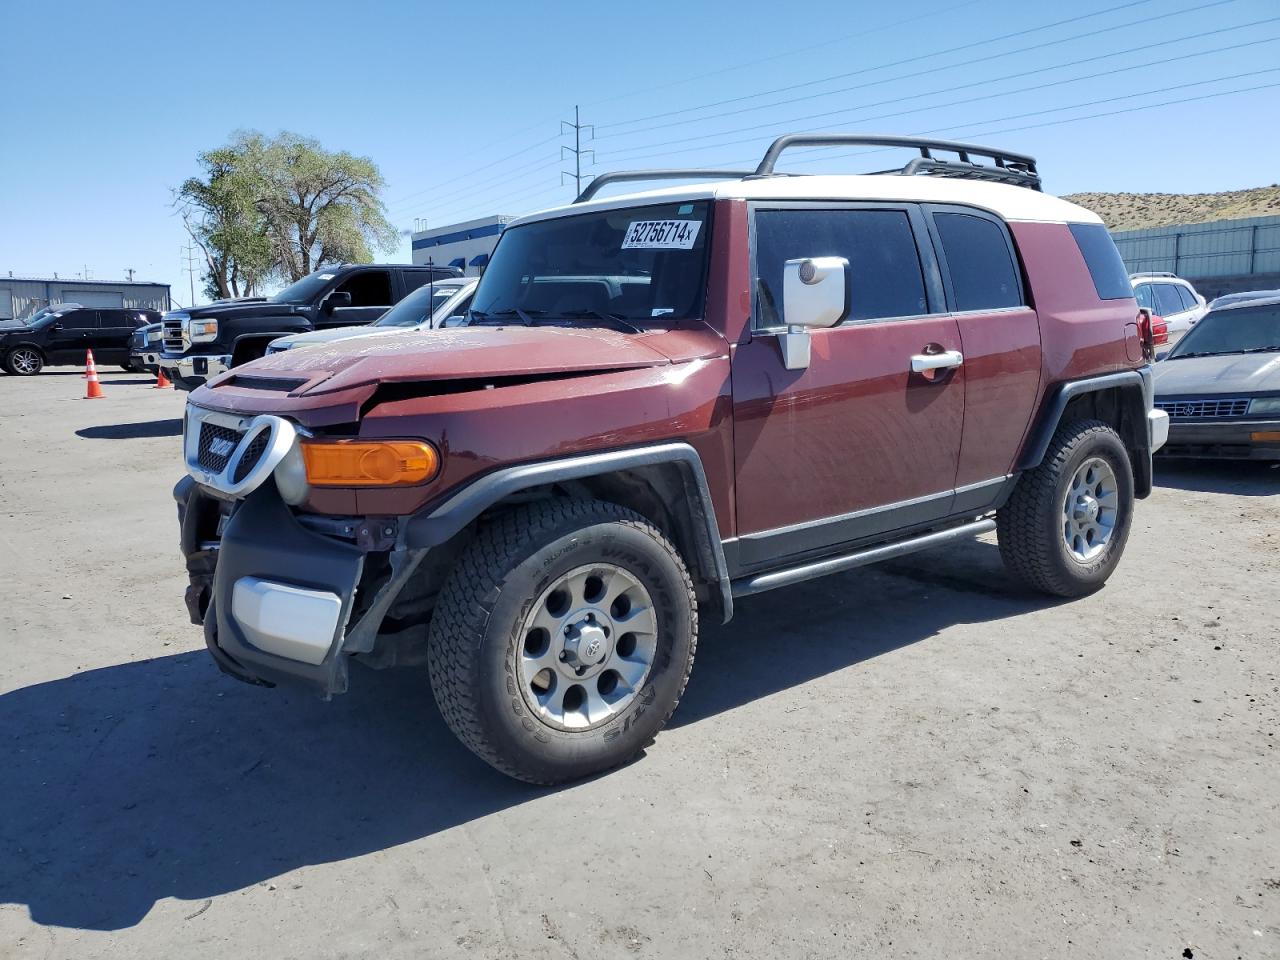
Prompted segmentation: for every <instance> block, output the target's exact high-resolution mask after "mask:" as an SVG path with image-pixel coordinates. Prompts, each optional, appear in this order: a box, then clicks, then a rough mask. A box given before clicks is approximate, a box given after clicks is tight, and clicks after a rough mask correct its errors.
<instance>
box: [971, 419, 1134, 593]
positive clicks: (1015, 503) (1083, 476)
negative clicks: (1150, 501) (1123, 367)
mask: <svg viewBox="0 0 1280 960" xmlns="http://www.w3.org/2000/svg"><path fill="white" fill-rule="evenodd" d="M1132 517H1133V467H1132V464H1131V463H1130V461H1129V453H1128V451H1127V450H1126V449H1125V446H1124V443H1123V441H1121V439H1120V437H1119V436H1118V435H1117V434H1116V432H1115V430H1114V429H1112V428H1111V427H1110V426H1109V425H1108V424H1106V423H1103V422H1102V421H1100V420H1077V421H1073V422H1071V423H1067V424H1063V425H1062V426H1060V427H1059V428H1058V430H1057V432H1056V433H1055V434H1054V435H1053V439H1052V440H1051V441H1050V443H1049V449H1048V450H1047V451H1046V452H1045V457H1044V460H1043V461H1042V462H1041V463H1040V465H1039V466H1038V467H1036V468H1035V469H1034V470H1030V471H1028V472H1027V473H1025V474H1024V475H1023V476H1022V478H1021V479H1019V481H1018V485H1017V487H1016V488H1015V489H1014V491H1013V495H1012V496H1011V497H1010V498H1009V502H1008V503H1007V504H1005V506H1004V507H1003V508H1002V509H1001V510H1000V511H999V513H997V515H996V522H997V527H998V535H999V539H1000V554H1001V556H1002V557H1003V558H1004V562H1005V566H1006V567H1007V568H1008V569H1009V570H1010V571H1011V572H1012V573H1013V574H1014V575H1016V576H1017V577H1018V578H1019V579H1020V580H1022V581H1023V582H1025V583H1026V584H1027V585H1028V586H1031V587H1034V588H1035V589H1037V590H1040V591H1043V592H1044V593H1049V594H1053V595H1054V596H1059V597H1078V596H1081V595H1083V594H1086V593H1090V592H1092V591H1094V590H1097V589H1098V588H1099V587H1101V586H1102V585H1103V584H1104V583H1106V581H1107V578H1108V577H1110V576H1111V573H1112V571H1113V570H1115V567H1116V564H1117V563H1119V562H1120V555H1121V554H1122V553H1123V552H1124V545H1125V541H1126V540H1127V539H1128V537H1129V526H1130V523H1131V520H1132Z"/></svg>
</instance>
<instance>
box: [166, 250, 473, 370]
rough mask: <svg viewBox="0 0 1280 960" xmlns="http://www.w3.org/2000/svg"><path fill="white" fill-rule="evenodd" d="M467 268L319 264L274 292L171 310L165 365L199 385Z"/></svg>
mask: <svg viewBox="0 0 1280 960" xmlns="http://www.w3.org/2000/svg"><path fill="white" fill-rule="evenodd" d="M461 275H462V272H461V271H460V270H458V269H457V268H456V267H434V266H430V267H428V266H422V267H418V266H409V265H407V264H344V265H342V266H335V267H326V268H324V269H322V270H318V271H316V272H315V273H313V274H310V275H309V276H306V277H303V278H302V279H301V280H299V281H298V282H296V283H293V284H290V285H289V286H287V287H285V288H284V289H283V290H281V291H280V292H279V293H277V294H276V295H275V296H272V297H252V298H247V299H242V300H218V301H215V302H214V303H211V304H209V305H207V306H203V307H195V308H193V309H190V310H175V311H171V312H169V313H166V314H165V315H164V340H163V351H164V352H163V353H161V355H160V358H159V364H160V366H161V367H162V368H163V369H164V371H165V373H166V374H167V375H168V377H169V379H170V380H172V381H173V382H174V384H175V385H176V386H177V387H178V388H179V389H182V390H194V389H195V388H196V387H198V386H200V385H201V384H203V383H204V382H205V380H206V379H208V378H210V377H213V376H216V375H217V374H219V373H222V372H223V371H224V370H227V369H229V368H231V367H235V366H238V365H240V364H242V363H248V362H249V361H250V360H256V359H257V358H258V357H260V356H262V355H263V353H265V352H266V349H267V344H268V343H270V342H271V341H272V340H274V339H275V338H276V337H283V336H287V335H289V334H292V333H308V332H310V331H312V330H323V329H325V328H326V327H350V326H355V325H358V324H363V323H372V322H373V321H374V320H376V319H378V317H380V316H382V314H384V313H386V312H387V310H389V309H390V308H391V307H392V306H394V305H395V304H397V303H399V302H400V300H402V299H403V298H404V297H405V296H407V295H408V294H410V293H412V292H413V291H414V290H417V289H418V288H419V287H421V286H424V285H425V284H427V283H429V282H431V281H432V280H443V279H445V278H446V277H458V276H461Z"/></svg>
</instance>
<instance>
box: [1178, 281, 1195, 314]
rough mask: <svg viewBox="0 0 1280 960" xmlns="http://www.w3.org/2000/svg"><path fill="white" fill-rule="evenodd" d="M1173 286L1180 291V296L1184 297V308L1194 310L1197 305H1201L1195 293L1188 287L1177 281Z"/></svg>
mask: <svg viewBox="0 0 1280 960" xmlns="http://www.w3.org/2000/svg"><path fill="white" fill-rule="evenodd" d="M1173 286H1174V288H1175V289H1176V290H1177V291H1178V296H1179V297H1181V298H1182V309H1183V310H1194V309H1195V308H1196V307H1198V306H1200V304H1198V303H1197V302H1196V297H1195V294H1193V293H1192V292H1191V291H1190V290H1188V289H1187V288H1186V287H1183V286H1180V285H1178V284H1176V283H1175V284H1174V285H1173Z"/></svg>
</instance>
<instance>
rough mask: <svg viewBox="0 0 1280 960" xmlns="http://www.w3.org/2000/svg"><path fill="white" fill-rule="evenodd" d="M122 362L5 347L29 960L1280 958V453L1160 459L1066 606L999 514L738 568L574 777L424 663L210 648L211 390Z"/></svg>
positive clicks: (7, 905)
mask: <svg viewBox="0 0 1280 960" xmlns="http://www.w3.org/2000/svg"><path fill="white" fill-rule="evenodd" d="M104 380H105V390H106V393H107V399H105V400H101V401H96V402H87V401H82V400H79V399H77V398H78V397H80V396H81V395H82V394H83V389H84V387H83V382H82V381H81V380H80V378H79V375H78V371H70V370H69V369H68V368H60V370H59V372H53V373H49V374H45V375H43V376H40V377H38V378H36V379H34V380H18V379H16V378H14V377H8V376H0V438H3V440H4V442H3V444H0V583H3V594H2V595H0V637H2V639H3V650H4V657H3V662H2V663H0V744H2V745H3V746H0V956H2V957H5V958H10V957H12V958H27V957H31V958H42V957H76V958H91V957H130V958H143V957H157V958H173V957H179V956H180V957H197V956H209V957H214V956H217V957H226V956H270V957H278V958H294V957H296V958H307V960H311V958H330V957H357V956H366V955H373V954H376V955H378V956H380V957H394V958H399V957H404V958H410V957H412V958H421V957H433V958H436V957H445V958H447V957H486V958H487V957H510V958H538V957H568V958H578V960H596V958H610V957H664V958H667V957H669V958H681V960H691V958H703V957H733V958H740V957H760V958H778V957H852V956H877V957H881V956H895V957H929V958H933V957H943V956H949V957H993V958H996V957H998V958H1002V960H1009V958H1018V960H1021V958H1032V957H1064V956H1072V955H1074V956H1084V957H1093V956H1103V957H1147V956H1150V957H1161V958H1168V960H1175V958H1179V957H1195V958H1234V957H1249V958H1253V957H1277V956H1280V762H1278V761H1280V755H1278V751H1277V732H1278V731H1280V723H1278V722H1277V717H1278V714H1280V692H1278V688H1280V680H1278V679H1277V673H1278V672H1280V655H1278V654H1280V647H1278V643H1277V633H1278V632H1280V628H1278V626H1277V624H1278V622H1280V620H1278V618H1277V616H1276V610H1277V601H1280V469H1274V468H1268V467H1265V466H1258V465H1250V464H1241V465H1230V464H1225V465H1199V466H1196V465H1187V466H1177V467H1169V466H1164V465H1162V466H1161V467H1160V469H1159V471H1158V474H1157V482H1158V484H1159V486H1158V489H1157V490H1156V492H1155V494H1154V495H1153V497H1152V498H1151V499H1150V500H1147V501H1145V502H1144V503H1142V504H1140V505H1139V512H1138V518H1137V522H1136V525H1135V529H1134V532H1133V536H1132V538H1131V540H1130V542H1129V548H1128V555H1127V556H1126V557H1125V559H1124V561H1123V562H1122V564H1121V567H1120V570H1119V572H1118V574H1117V575H1116V576H1115V577H1114V578H1113V579H1112V581H1111V583H1110V584H1109V585H1108V586H1107V588H1106V589H1104V590H1103V591H1101V592H1100V593H1098V594H1096V595H1095V596H1092V597H1090V598H1087V599H1085V600H1082V601H1078V602H1074V603H1067V604H1060V603H1053V602H1047V601H1045V600H1044V599H1042V598H1038V597H1033V596H1030V595H1027V594H1025V593H1023V592H1021V591H1019V590H1018V589H1016V588H1014V587H1012V586H1011V585H1010V584H1009V583H1008V582H1007V581H1006V579H1005V577H1004V576H1003V574H1002V571H1001V568H1000V562H999V556H998V553H997V551H996V548H995V545H994V542H990V541H987V542H975V543H973V544H971V545H968V546H966V547H963V548H961V549H958V550H951V551H942V552H934V553H929V554H919V555H916V556H914V557H910V558H907V559H906V560H903V561H898V562H895V563H893V564H891V565H889V566H887V567H880V568H875V569H873V570H868V571H862V572H854V573H852V574H848V575H844V576H838V577H834V578H830V579H827V580H822V581H816V582H814V583H811V584H808V585H805V586H801V587H796V588H792V589H789V590H782V591H778V592H775V593H772V594H766V595H764V596H761V597H759V598H755V599H753V600H749V601H745V602H743V603H741V604H740V607H739V617H738V619H737V620H735V621H734V623H733V624H732V625H730V627H728V628H718V627H711V628H707V629H705V630H704V635H703V642H702V643H701V644H700V649H699V657H698V663H697V666H696V667H695V669H694V674H693V680H692V683H691V685H690V687H689V691H688V694H687V697H686V700H685V702H684V704H683V705H682V706H681V708H680V710H679V711H678V713H677V714H676V717H675V719H674V726H673V727H672V728H670V729H668V730H667V731H666V732H665V733H664V734H663V735H662V736H661V737H660V738H659V739H658V741H657V743H656V744H655V746H654V747H652V748H651V749H650V750H649V752H648V754H647V755H646V756H644V757H643V758H641V760H640V761H639V762H637V763H635V764H633V765H631V766H630V767H628V768H626V769H623V770H620V771H617V772H615V773H613V774H610V775H608V776H604V777H601V778H599V779H596V780H594V781H591V782H588V783H584V784H580V785H576V786H573V787H569V788H566V789H561V790H556V791H548V790H542V789H535V788H531V787H528V786H524V785H521V784H518V783H515V782H513V781H510V780H507V779H505V778H503V777H501V776H500V775H498V774H496V773H493V772H491V771H490V770H489V769H488V768H487V767H485V766H484V765H483V764H481V763H480V762H479V761H478V760H475V759H473V758H472V757H471V755H470V754H468V753H467V752H466V751H465V750H464V749H463V748H462V747H461V746H460V745H458V744H457V743H456V742H455V741H454V739H453V738H452V736H451V735H450V734H449V732H448V731H447V730H446V729H445V727H444V725H443V723H442V722H441V720H440V718H439V716H438V715H437V713H436V710H435V707H434V705H433V703H432V700H431V694H430V691H429V688H428V685H427V680H426V676H425V675H424V674H423V673H422V672H418V671H409V672H400V673H381V674H379V673H374V672H371V671H367V670H363V669H360V668H357V669H356V670H355V671H353V676H352V692H351V693H350V694H348V695H347V696H345V697H341V698H338V699H336V700H334V701H333V702H332V703H327V704H326V703H323V702H320V701H319V700H318V699H314V698H312V697H310V696H309V695H305V694H300V693H296V692H291V691H284V690H266V689H259V688H253V687H248V686H245V685H242V684H239V683H237V682H235V681H234V680H231V679H230V678H227V677H224V676H222V675H220V674H219V673H218V671H217V669H216V668H215V667H214V665H213V663H212V662H211V661H210V660H209V658H208V656H207V655H206V653H205V652H204V649H203V644H202V640H201V637H200V634H199V632H198V630H197V629H196V628H194V627H192V626H190V625H189V624H188V623H186V622H185V615H184V613H183V607H182V602H181V595H182V590H183V587H184V586H185V576H184V573H183V569H182V564H181V561H180V558H179V556H178V553H177V547H176V539H177V530H176V524H175V520H174V510H173V505H172V501H171V499H170V495H169V490H170V488H171V487H172V485H173V483H174V481H175V480H176V479H177V477H178V475H179V471H180V468H179V440H178V434H179V430H180V422H179V419H178V418H179V417H180V416H181V411H182V404H183V400H184V396H183V395H182V394H178V393H173V392H165V391H153V390H150V389H148V386H149V384H150V382H151V381H150V380H149V379H147V378H143V377H137V376H133V375H125V374H119V373H107V374H106V375H105V376H104ZM1184 951H1186V952H1184Z"/></svg>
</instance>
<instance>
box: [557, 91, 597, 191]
mask: <svg viewBox="0 0 1280 960" xmlns="http://www.w3.org/2000/svg"><path fill="white" fill-rule="evenodd" d="M565 127H568V128H569V129H570V130H572V131H573V146H572V147H566V146H564V145H563V144H562V145H561V146H560V159H562V160H563V159H564V153H565V151H566V150H568V151H569V152H570V153H571V154H573V173H570V172H569V171H568V170H561V171H560V183H561V184H563V183H564V178H565V177H573V189H574V196H575V197H576V196H577V195H578V194H580V193H582V155H583V154H584V153H589V154H591V162H592V163H594V162H595V159H596V152H595V151H594V150H583V149H582V131H583V130H590V131H591V139H592V140H594V139H595V138H596V126H595V124H594V123H583V122H582V120H581V118H580V117H579V116H578V107H577V105H575V106H574V108H573V123H570V122H569V121H568V120H561V121H560V133H561V134H563V133H564V132H565Z"/></svg>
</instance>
